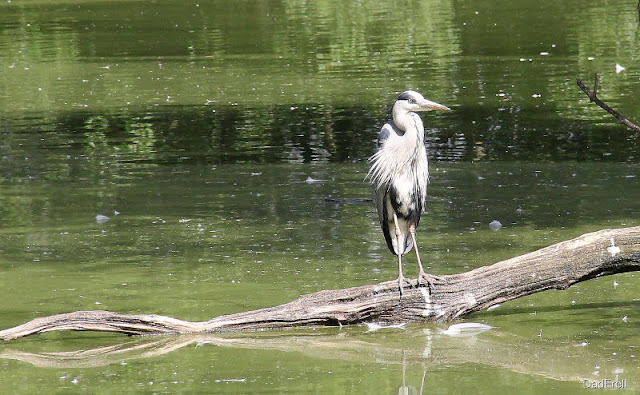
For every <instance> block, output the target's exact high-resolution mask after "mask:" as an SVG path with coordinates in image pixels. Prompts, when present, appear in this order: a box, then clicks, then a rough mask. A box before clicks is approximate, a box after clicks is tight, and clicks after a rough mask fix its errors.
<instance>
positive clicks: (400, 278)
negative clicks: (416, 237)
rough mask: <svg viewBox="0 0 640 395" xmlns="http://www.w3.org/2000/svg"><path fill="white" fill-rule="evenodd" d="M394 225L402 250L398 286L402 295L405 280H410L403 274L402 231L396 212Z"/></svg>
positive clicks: (397, 242)
mask: <svg viewBox="0 0 640 395" xmlns="http://www.w3.org/2000/svg"><path fill="white" fill-rule="evenodd" d="M393 227H394V228H395V232H396V245H397V246H398V249H399V250H400V251H401V252H400V253H399V254H398V287H399V288H400V296H402V295H404V291H403V289H402V288H403V286H404V284H403V283H404V282H408V281H407V280H406V279H405V278H404V274H402V250H401V247H400V245H401V242H402V233H401V232H400V227H399V226H398V216H397V215H396V213H395V212H394V213H393Z"/></svg>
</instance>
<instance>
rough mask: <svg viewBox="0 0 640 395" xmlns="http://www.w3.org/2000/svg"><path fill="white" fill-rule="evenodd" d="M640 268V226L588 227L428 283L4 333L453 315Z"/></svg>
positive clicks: (97, 316)
mask: <svg viewBox="0 0 640 395" xmlns="http://www.w3.org/2000/svg"><path fill="white" fill-rule="evenodd" d="M637 270H640V226H637V227H630V228H622V229H605V230H600V231H597V232H593V233H587V234H584V235H582V236H580V237H577V238H575V239H572V240H568V241H563V242H560V243H557V244H554V245H552V246H549V247H546V248H542V249H540V250H537V251H534V252H531V253H528V254H525V255H521V256H518V257H515V258H511V259H508V260H505V261H501V262H498V263H495V264H493V265H490V266H483V267H480V268H477V269H474V270H471V271H468V272H465V273H460V274H452V275H446V276H439V277H436V280H435V282H434V283H433V284H432V289H431V293H429V291H428V290H427V288H426V287H424V286H422V287H416V284H415V280H414V283H413V287H411V288H405V292H404V295H403V296H402V297H400V293H399V292H398V285H397V281H387V282H383V283H380V284H375V285H364V286H360V287H354V288H346V289H339V290H326V291H320V292H316V293H312V294H308V295H303V296H301V297H299V298H298V299H296V300H294V301H292V302H289V303H286V304H283V305H279V306H275V307H268V308H264V309H259V310H253V311H248V312H243V313H236V314H230V315H223V316H219V317H215V318H212V319H210V320H208V321H202V322H189V321H182V320H179V319H176V318H171V317H165V316H160V315H155V314H154V315H147V314H119V313H114V312H109V311H102V310H95V311H77V312H73V313H66V314H58V315H53V316H49V317H41V318H36V319H34V320H32V321H29V322H27V323H25V324H22V325H19V326H17V327H14V328H9V329H5V330H3V331H0V338H2V339H3V340H12V339H17V338H20V337H24V336H28V335H32V334H36V333H42V332H49V331H57V330H79V331H105V332H119V333H125V334H129V335H149V334H186V333H214V332H218V333H219V332H229V331H244V330H262V329H276V328H291V327H301V326H336V325H347V324H356V323H363V322H377V323H392V322H396V323H398V322H411V321H432V322H433V321H440V322H442V321H450V320H454V319H460V318H462V317H464V316H466V315H468V314H470V313H473V312H475V311H479V310H483V309H486V308H488V307H490V306H492V305H495V304H498V303H502V302H506V301H508V300H513V299H516V298H519V297H522V296H526V295H530V294H533V293H536V292H541V291H545V290H549V289H557V290H563V289H566V288H568V287H570V286H571V285H573V284H576V283H578V282H581V281H586V280H589V279H592V278H595V277H599V276H606V275H611V274H616V273H622V272H628V271H637Z"/></svg>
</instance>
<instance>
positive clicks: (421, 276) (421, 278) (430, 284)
mask: <svg viewBox="0 0 640 395" xmlns="http://www.w3.org/2000/svg"><path fill="white" fill-rule="evenodd" d="M436 282H438V277H436V276H434V275H431V274H429V273H426V272H425V271H424V270H420V272H419V273H418V287H420V286H422V285H424V286H426V287H427V289H428V290H429V295H431V293H432V291H433V289H434V285H435V284H436Z"/></svg>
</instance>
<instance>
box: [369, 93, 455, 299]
mask: <svg viewBox="0 0 640 395" xmlns="http://www.w3.org/2000/svg"><path fill="white" fill-rule="evenodd" d="M429 110H440V111H449V108H448V107H446V106H443V105H442V104H439V103H436V102H432V101H430V100H427V99H425V98H424V97H423V96H422V95H421V94H420V93H418V92H415V91H405V92H402V93H401V94H400V96H398V99H396V102H395V103H394V105H393V110H392V116H393V119H392V120H391V121H390V122H388V123H386V124H385V125H384V126H383V127H382V129H381V130H380V133H379V134H378V150H377V151H376V153H375V154H374V155H373V156H372V157H371V158H369V161H370V162H371V168H370V169H369V173H368V174H367V177H368V178H369V180H370V181H371V184H373V191H374V195H375V199H374V200H375V204H376V208H377V210H378V218H379V220H380V226H381V227H382V232H383V233H384V238H385V240H386V242H387V247H389V250H390V251H391V253H392V254H394V255H396V256H397V257H398V286H399V287H400V295H401V296H402V295H403V286H404V283H405V282H406V280H405V278H404V275H403V273H402V255H404V254H406V253H408V252H409V251H411V248H413V249H414V250H415V252H416V259H417V261H418V270H419V273H418V286H419V285H420V284H421V283H422V281H423V280H424V281H425V282H426V285H427V286H428V287H429V291H430V290H431V282H430V278H431V276H429V275H428V274H426V273H425V271H424V269H423V267H422V261H421V260H420V254H419V252H418V243H417V242H416V228H417V227H418V223H419V222H420V216H421V214H422V211H423V209H424V207H425V201H426V199H427V183H428V181H429V164H428V161H427V150H426V147H425V145H424V126H423V124H422V119H421V118H420V116H419V115H418V114H417V113H416V112H417V111H429ZM409 284H410V283H409Z"/></svg>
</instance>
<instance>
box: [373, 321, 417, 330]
mask: <svg viewBox="0 0 640 395" xmlns="http://www.w3.org/2000/svg"><path fill="white" fill-rule="evenodd" d="M365 324H366V325H367V332H375V331H379V330H380V329H405V326H406V325H407V323H406V322H403V323H402V324H391V325H380V324H376V323H375V322H365Z"/></svg>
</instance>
